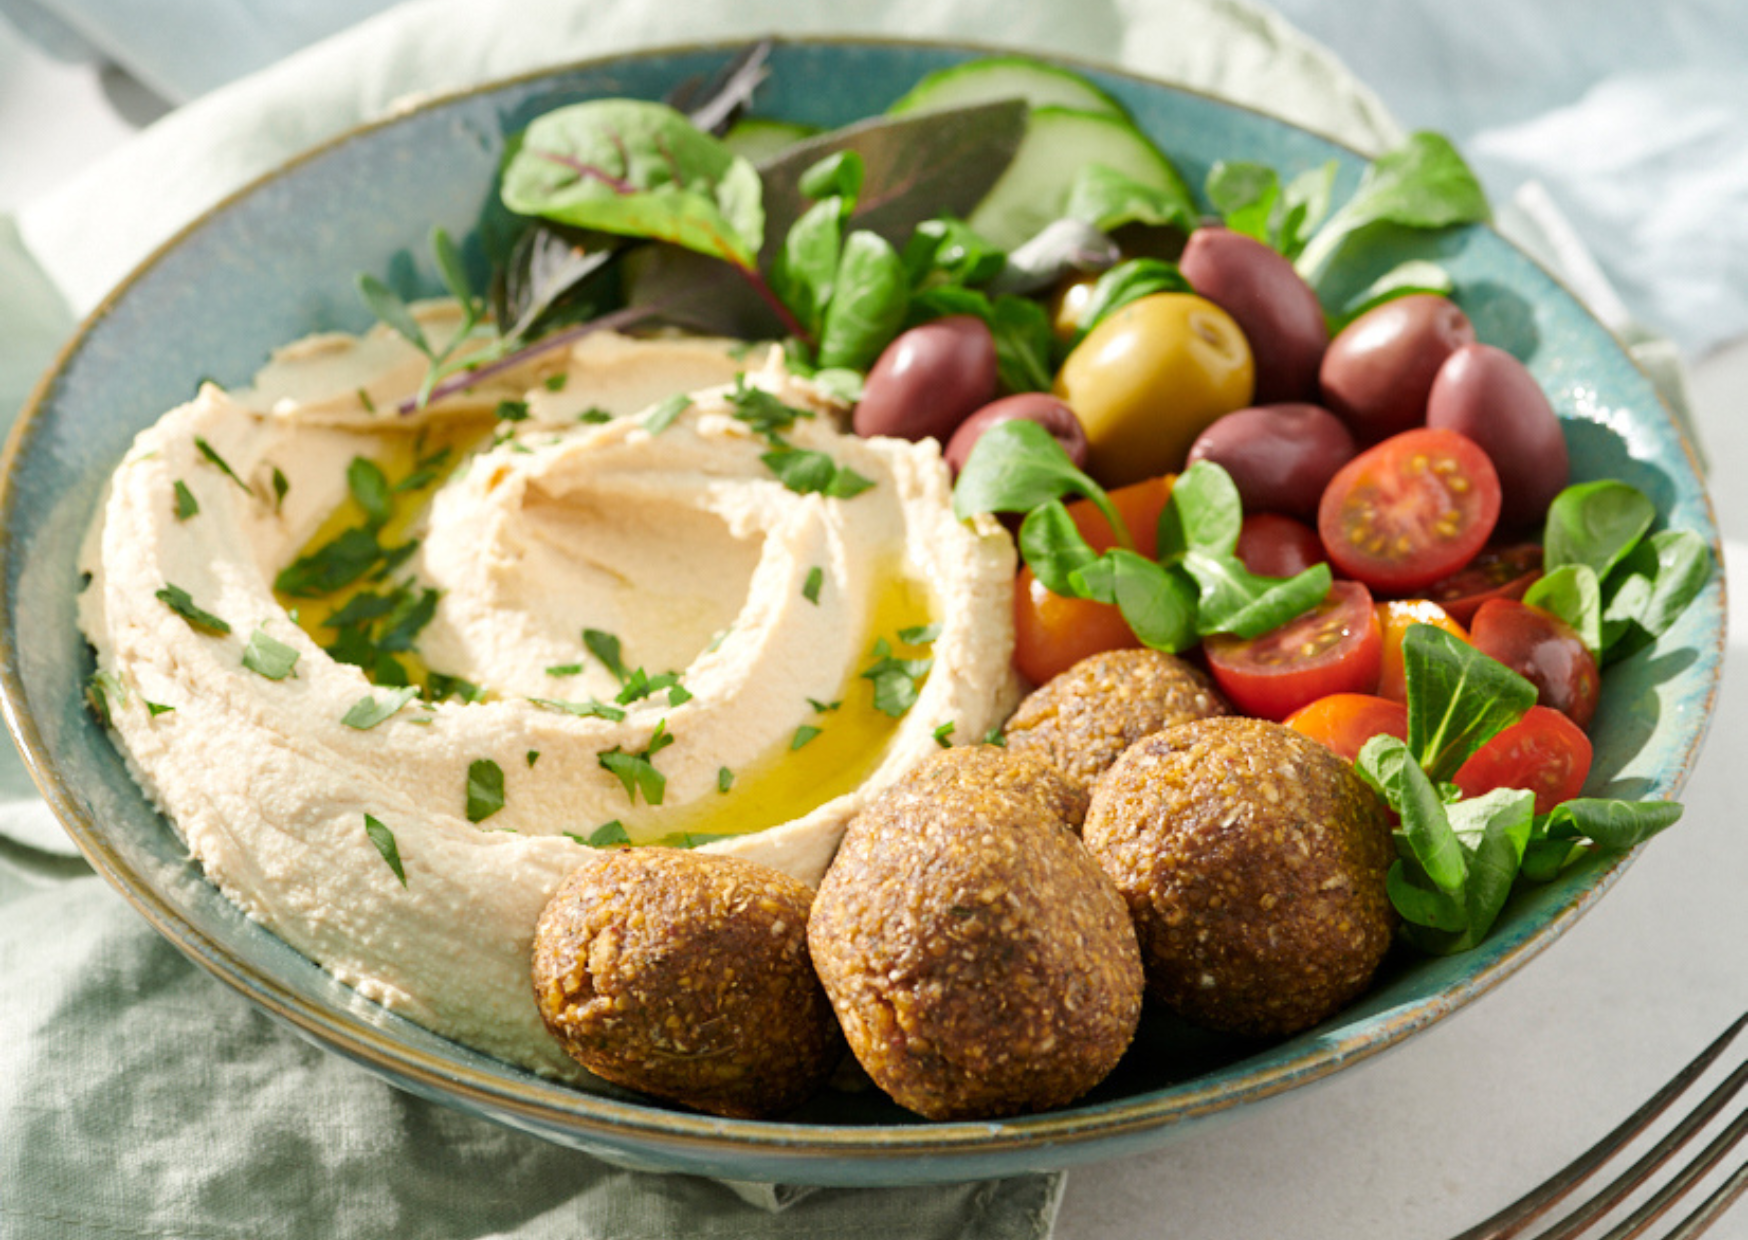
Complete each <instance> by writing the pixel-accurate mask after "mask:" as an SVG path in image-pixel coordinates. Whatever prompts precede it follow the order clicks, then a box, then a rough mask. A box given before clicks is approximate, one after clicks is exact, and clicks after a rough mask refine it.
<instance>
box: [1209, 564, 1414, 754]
mask: <svg viewBox="0 0 1748 1240" xmlns="http://www.w3.org/2000/svg"><path fill="white" fill-rule="evenodd" d="M1383 649H1384V642H1383V638H1382V637H1381V636H1380V635H1379V633H1378V617H1377V614H1376V613H1375V612H1374V611H1373V610H1372V595H1371V592H1370V591H1369V590H1367V589H1366V588H1365V586H1363V585H1361V584H1360V583H1359V582H1357V581H1338V582H1336V583H1335V584H1334V585H1333V586H1331V587H1330V588H1329V596H1328V597H1327V598H1325V599H1324V600H1323V602H1321V603H1319V604H1318V605H1317V606H1316V607H1314V608H1313V609H1311V610H1310V611H1308V612H1306V613H1305V614H1304V615H1302V616H1300V617H1299V618H1298V619H1296V620H1289V621H1288V622H1287V623H1286V624H1283V625H1282V626H1281V627H1280V628H1278V629H1274V630H1271V631H1270V632H1267V633H1264V634H1263V635H1262V636H1261V637H1253V638H1250V639H1248V640H1246V639H1244V638H1240V637H1232V636H1230V635H1227V634H1216V635H1214V636H1213V637H1210V638H1208V639H1207V640H1206V641H1205V642H1204V643H1203V650H1204V651H1205V652H1206V653H1207V656H1208V670H1209V671H1210V672H1212V673H1213V675H1214V681H1215V683H1216V684H1218V685H1219V686H1220V689H1221V691H1222V692H1223V693H1225V694H1226V696H1227V698H1228V699H1229V700H1230V701H1231V702H1232V704H1233V705H1234V706H1236V707H1238V709H1239V710H1241V711H1243V712H1244V713H1245V714H1247V715H1257V716H1260V717H1261V718H1264V719H1273V720H1275V721H1277V722H1278V721H1280V720H1282V719H1285V718H1286V717H1287V716H1288V715H1290V714H1292V713H1293V712H1294V711H1296V710H1298V709H1299V708H1300V707H1301V706H1305V705H1308V704H1309V703H1311V702H1314V701H1316V700H1317V699H1318V698H1320V697H1327V696H1328V695H1329V694H1331V693H1370V692H1372V690H1373V689H1375V688H1376V687H1377V684H1378V668H1379V665H1380V664H1381V662H1382V660H1383Z"/></svg>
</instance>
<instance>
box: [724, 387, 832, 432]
mask: <svg viewBox="0 0 1748 1240" xmlns="http://www.w3.org/2000/svg"><path fill="white" fill-rule="evenodd" d="M728 403H729V404H731V405H733V406H734V417H735V420H736V421H737V422H744V423H746V425H748V426H750V427H752V429H753V430H755V431H757V432H758V433H759V434H761V435H763V436H764V437H765V439H766V440H767V441H768V442H769V443H770V444H771V446H772V447H783V446H785V445H784V443H783V440H782V438H781V436H780V435H779V432H781V431H786V430H788V429H789V428H790V427H791V426H794V425H795V422H796V420H797V419H799V418H811V417H812V416H813V411H812V410H811V409H797V408H796V407H795V406H794V405H788V404H784V403H783V402H782V401H780V400H778V399H777V398H776V397H775V396H773V395H771V393H769V392H767V391H765V389H764V388H757V387H748V386H747V382H746V375H745V374H744V373H743V374H737V375H736V376H735V377H734V388H733V390H732V391H730V392H729V394H728Z"/></svg>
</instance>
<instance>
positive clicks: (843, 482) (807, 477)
mask: <svg viewBox="0 0 1748 1240" xmlns="http://www.w3.org/2000/svg"><path fill="white" fill-rule="evenodd" d="M759 459H760V460H761V461H763V462H764V463H765V466H766V468H768V469H769V470H770V471H771V472H772V473H774V474H776V475H777V479H778V481H780V482H782V484H783V485H784V486H785V487H787V488H788V489H789V490H791V491H793V492H795V493H796V494H797V495H816V494H817V495H823V496H825V497H826V498H827V499H851V498H854V497H855V496H857V495H860V494H861V493H862V492H863V491H866V490H867V489H868V488H869V487H871V486H873V485H874V481H873V479H871V478H865V477H863V476H862V475H861V474H859V473H857V472H856V471H855V470H853V469H849V468H847V467H845V466H842V465H839V464H838V463H837V462H836V461H834V460H832V458H831V457H830V456H828V455H826V454H825V453H824V452H816V451H814V450H813V449H811V448H791V447H787V446H785V447H781V448H774V449H772V450H771V451H769V452H767V453H765V454H764V455H762V456H761V457H759Z"/></svg>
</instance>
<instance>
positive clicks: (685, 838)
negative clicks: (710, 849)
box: [672, 831, 729, 848]
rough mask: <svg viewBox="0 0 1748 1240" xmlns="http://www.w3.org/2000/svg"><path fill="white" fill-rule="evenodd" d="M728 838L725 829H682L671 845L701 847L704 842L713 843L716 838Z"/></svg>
mask: <svg viewBox="0 0 1748 1240" xmlns="http://www.w3.org/2000/svg"><path fill="white" fill-rule="evenodd" d="M728 838H729V834H728V832H726V831H682V832H680V837H679V839H677V840H675V841H674V843H673V845H672V846H673V847H675V848H702V847H704V845H706V844H714V843H715V842H716V841H717V840H726V839H728Z"/></svg>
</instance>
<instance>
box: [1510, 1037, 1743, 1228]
mask: <svg viewBox="0 0 1748 1240" xmlns="http://www.w3.org/2000/svg"><path fill="white" fill-rule="evenodd" d="M1745 1083H1748V1060H1745V1062H1743V1063H1739V1065H1738V1067H1736V1070H1734V1072H1731V1074H1729V1077H1725V1079H1724V1083H1720V1084H1718V1088H1715V1090H1713V1091H1711V1093H1708V1095H1706V1100H1704V1102H1701V1104H1699V1105H1697V1107H1694V1109H1692V1111H1690V1112H1689V1114H1687V1116H1683V1118H1682V1121H1680V1123H1678V1125H1676V1126H1675V1128H1671V1130H1669V1132H1668V1133H1666V1135H1664V1139H1662V1140H1659V1142H1657V1144H1655V1146H1652V1147H1650V1149H1647V1151H1645V1153H1643V1154H1640V1158H1638V1161H1636V1163H1633V1165H1631V1167H1627V1168H1626V1170H1624V1172H1620V1175H1617V1177H1615V1179H1612V1181H1610V1182H1608V1184H1606V1186H1605V1188H1603V1189H1601V1191H1599V1193H1598V1195H1596V1196H1592V1198H1591V1200H1589V1202H1585V1203H1584V1205H1580V1207H1578V1209H1577V1210H1573V1212H1571V1214H1570V1216H1566V1217H1564V1219H1561V1221H1559V1223H1557V1224H1554V1226H1552V1228H1549V1230H1547V1231H1543V1233H1542V1235H1540V1240H1571V1238H1573V1237H1577V1235H1582V1233H1584V1230H1585V1228H1587V1226H1591V1224H1592V1223H1596V1221H1598V1219H1599V1217H1603V1216H1605V1214H1608V1212H1610V1210H1613V1209H1615V1207H1617V1205H1620V1203H1622V1202H1624V1200H1626V1198H1627V1196H1629V1195H1631V1193H1633V1191H1634V1189H1638V1186H1640V1184H1643V1182H1645V1181H1647V1179H1650V1177H1652V1175H1654V1174H1655V1172H1657V1168H1659V1167H1662V1165H1664V1163H1668V1161H1669V1160H1671V1158H1675V1154H1678V1153H1680V1151H1682V1147H1683V1146H1687V1142H1690V1140H1692V1139H1694V1137H1696V1135H1697V1133H1699V1130H1703V1128H1704V1126H1706V1125H1708V1123H1711V1119H1713V1116H1717V1114H1718V1112H1720V1111H1722V1109H1724V1107H1725V1105H1729V1100H1731V1098H1734V1097H1736V1093H1738V1091H1739V1090H1741V1088H1743V1084H1745ZM1745 1125H1748V1116H1738V1118H1736V1121H1734V1123H1732V1125H1731V1128H1727V1130H1725V1132H1724V1135H1722V1137H1718V1139H1717V1140H1715V1142H1713V1144H1711V1146H1708V1147H1706V1151H1704V1153H1703V1154H1701V1158H1699V1160H1696V1167H1697V1172H1696V1170H1694V1168H1687V1170H1685V1172H1683V1174H1682V1175H1676V1177H1675V1181H1671V1184H1669V1186H1666V1188H1664V1189H1662V1191H1661V1193H1659V1195H1657V1196H1654V1198H1652V1200H1650V1203H1648V1205H1654V1203H1657V1202H1659V1198H1661V1200H1662V1209H1668V1207H1669V1205H1673V1203H1675V1200H1676V1198H1678V1196H1680V1195H1682V1193H1685V1191H1687V1188H1689V1182H1690V1181H1692V1179H1699V1175H1704V1172H1706V1170H1708V1168H1710V1167H1711V1165H1715V1163H1717V1161H1718V1160H1722V1158H1724V1154H1727V1153H1729V1151H1731V1146H1734V1144H1736V1142H1738V1140H1739V1139H1741V1135H1743V1130H1745ZM1732 1133H1734V1135H1732ZM1725 1137H1727V1139H1729V1140H1725ZM1708 1160H1710V1161H1708ZM1671 1189H1673V1191H1671ZM1661 1212H1662V1210H1657V1214H1661ZM1657 1214H1652V1216H1648V1217H1645V1219H1643V1221H1641V1223H1640V1226H1638V1228H1636V1230H1626V1226H1622V1228H1619V1230H1617V1231H1612V1233H1610V1235H1608V1237H1606V1240H1627V1238H1629V1237H1634V1235H1638V1233H1640V1231H1643V1228H1645V1226H1648V1224H1650V1223H1654V1221H1655V1217H1657ZM1636 1217H1638V1216H1634V1219H1636ZM1629 1223H1633V1219H1629Z"/></svg>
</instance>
